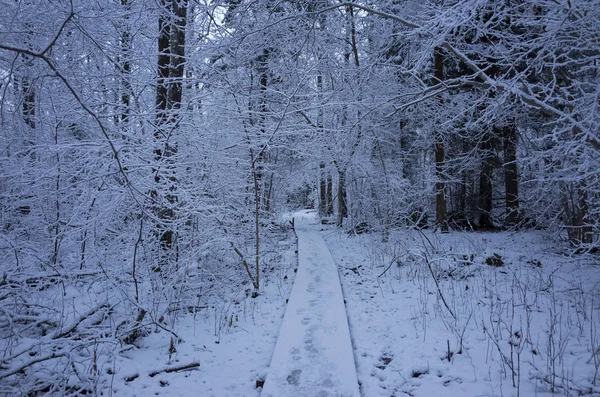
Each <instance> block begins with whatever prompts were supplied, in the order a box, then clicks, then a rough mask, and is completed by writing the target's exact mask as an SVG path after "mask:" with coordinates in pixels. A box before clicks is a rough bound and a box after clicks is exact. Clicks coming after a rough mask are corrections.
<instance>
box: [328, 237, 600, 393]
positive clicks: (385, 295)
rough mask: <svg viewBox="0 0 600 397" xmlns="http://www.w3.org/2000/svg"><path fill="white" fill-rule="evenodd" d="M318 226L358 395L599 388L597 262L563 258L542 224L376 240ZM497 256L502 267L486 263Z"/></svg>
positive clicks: (599, 285) (561, 249)
mask: <svg viewBox="0 0 600 397" xmlns="http://www.w3.org/2000/svg"><path fill="white" fill-rule="evenodd" d="M323 229H324V231H325V236H326V241H327V244H328V246H329V248H330V250H331V252H332V254H333V256H334V258H336V260H337V263H338V265H339V267H340V276H341V280H342V286H343V289H344V292H345V294H344V295H345V298H346V300H347V305H346V307H347V310H348V318H349V323H350V331H351V334H352V337H353V342H354V346H355V357H356V363H357V373H358V378H359V382H360V384H361V394H362V396H365V397H379V396H381V397H383V396H385V397H389V396H415V397H418V396H423V397H426V396H427V397H428V396H433V395H443V396H448V397H453V396H551V395H553V394H552V385H554V391H555V392H557V393H559V394H562V395H571V396H575V395H600V388H598V387H597V386H594V385H593V384H592V383H593V379H594V377H595V373H596V375H597V371H598V370H597V366H596V365H597V364H594V357H596V363H598V361H597V358H598V347H599V346H598V339H597V338H598V335H599V334H600V330H599V328H600V327H599V326H600V322H599V320H598V318H599V317H598V314H599V308H598V303H597V302H598V297H599V292H600V277H599V275H598V269H597V265H598V263H597V258H594V257H580V258H575V259H571V258H568V257H565V256H563V255H562V254H561V252H564V248H565V247H561V246H560V245H557V244H556V242H555V241H553V240H551V239H549V238H547V237H546V236H545V235H544V234H543V233H542V232H538V231H533V232H519V233H508V232H498V233H459V232H451V233H448V234H439V233H432V232H431V231H424V232H418V231H415V230H405V231H394V232H393V233H392V235H391V237H390V242H388V243H382V242H381V235H379V234H377V233H372V234H361V235H357V236H352V237H349V236H348V234H347V233H345V232H343V231H340V230H339V229H336V228H331V227H326V226H324V227H323ZM494 253H496V254H498V255H499V256H500V257H501V258H502V260H503V262H504V266H502V267H493V266H489V265H488V264H486V262H485V260H486V259H487V258H489V257H491V256H492V255H493V254H494ZM426 259H429V262H430V264H431V265H432V269H433V271H434V274H435V276H436V277H437V279H438V282H439V284H440V289H441V292H442V294H443V295H444V297H445V300H446V301H447V302H448V305H449V307H450V309H451V310H452V312H453V314H454V315H455V316H456V318H454V317H453V316H452V314H450V311H449V310H448V309H447V308H446V307H445V306H444V304H443V302H442V301H441V298H440V295H439V292H438V290H437V288H436V286H435V283H434V281H433V278H432V275H431V273H430V271H429V269H428V267H427V266H426V262H425V260H426ZM540 264H541V266H539V265H540ZM461 346H462V348H461ZM449 351H450V354H448V352H449ZM500 352H501V353H500ZM594 352H595V353H594ZM448 356H450V357H448ZM511 368H513V369H514V372H515V386H513V377H512V371H511ZM596 384H597V383H596ZM554 395H555V394H554Z"/></svg>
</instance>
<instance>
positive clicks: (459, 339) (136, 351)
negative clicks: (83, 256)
mask: <svg viewBox="0 0 600 397" xmlns="http://www.w3.org/2000/svg"><path fill="white" fill-rule="evenodd" d="M310 227H311V230H310V231H306V230H305V232H309V234H310V235H311V236H312V237H315V239H314V240H310V241H309V240H307V244H304V245H303V244H302V242H301V244H300V246H299V250H300V251H302V252H299V257H300V259H302V258H303V257H304V258H305V259H306V260H310V261H311V262H312V264H313V265H316V264H318V263H320V262H322V261H323V258H322V257H320V255H321V254H322V253H323V252H325V251H328V252H331V255H332V257H333V261H334V262H335V264H336V265H337V267H338V269H339V275H340V278H341V286H342V290H343V295H344V301H345V303H346V311H347V321H348V323H349V330H350V339H351V344H352V349H353V353H354V360H353V361H354V364H355V366H356V373H357V377H358V382H359V385H360V394H361V395H362V396H363V397H384V396H385V397H392V396H394V397H400V396H423V397H429V396H435V395H439V396H449V397H452V396H461V397H462V396H498V397H500V396H523V397H527V396H551V395H553V394H552V392H554V393H556V394H558V395H569V396H580V395H583V396H591V395H600V387H599V386H598V383H600V267H599V266H600V263H599V259H598V257H597V256H591V255H580V256H574V257H568V256H565V255H563V253H564V252H566V251H567V248H568V247H567V246H566V245H562V243H557V242H556V241H555V240H553V239H552V238H550V237H548V236H547V235H545V234H544V232H541V231H521V232H514V233H512V232H498V233H466V232H465V233H463V232H451V233H447V234H440V233H433V232H432V231H429V230H425V231H423V232H421V231H417V230H396V231H392V232H391V235H390V239H389V242H386V243H383V242H381V235H380V234H378V233H366V234H359V235H349V234H348V233H347V232H346V231H345V230H343V229H340V228H337V227H335V226H332V225H320V224H313V225H311V226H310ZM317 233H320V234H321V235H322V236H323V237H324V238H325V241H326V243H327V246H328V250H327V249H326V248H323V247H320V248H319V247H317V239H316V238H317V237H318V236H317ZM312 237H311V238H312ZM321 242H322V240H321ZM321 242H319V244H321ZM274 246H277V247H278V248H277V250H278V251H281V253H278V255H276V256H274V257H278V258H280V262H278V263H265V264H264V265H265V266H264V269H263V270H264V273H263V285H262V287H261V294H260V295H259V296H258V297H256V298H252V297H251V294H248V293H247V292H248V291H249V289H248V284H246V285H239V286H236V285H232V286H229V287H230V288H228V289H224V291H228V292H223V294H222V295H221V296H217V295H215V296H213V297H212V298H211V299H212V300H211V301H210V302H203V305H201V306H199V307H198V308H197V311H196V312H195V313H187V314H180V315H179V318H178V320H177V321H176V322H174V326H172V327H171V326H169V327H168V329H169V330H171V331H172V332H174V333H175V334H176V335H177V337H178V338H180V339H181V340H180V341H176V338H175V336H174V335H173V334H172V333H170V332H168V331H166V330H165V329H167V327H165V329H160V327H158V324H157V327H158V328H156V329H154V331H156V332H151V333H150V334H149V335H147V336H145V337H143V338H141V339H140V340H139V341H138V342H137V343H136V346H132V345H127V344H122V345H120V346H116V347H115V349H114V352H113V353H111V354H110V355H106V354H104V355H101V354H100V352H98V353H99V354H98V357H99V358H98V361H97V363H96V359H95V357H96V351H91V350H93V349H96V348H97V347H98V346H105V348H106V349H108V348H110V346H109V345H103V344H102V343H101V342H102V341H98V342H97V343H93V344H90V347H89V349H90V351H89V352H88V353H89V354H88V356H87V357H88V359H89V360H90V361H89V364H88V363H87V362H86V363H81V364H82V365H81V367H82V368H87V369H86V372H85V373H83V372H81V373H79V376H80V377H85V376H89V377H92V376H93V377H95V379H97V382H98V383H97V384H98V388H97V391H98V392H99V393H100V392H101V393H102V395H114V396H125V397H129V396H139V397H143V396H152V395H162V396H182V397H184V396H185V397H187V396H209V397H210V396H214V397H234V396H235V397H240V396H248V397H258V396H260V395H261V391H262V385H263V384H264V383H263V382H264V381H265V379H266V380H267V384H268V381H269V378H268V374H270V373H276V372H277V370H278V368H274V367H271V368H269V366H270V364H271V360H272V358H273V355H274V352H275V350H276V342H277V340H278V338H279V340H282V338H283V340H285V338H286V335H285V334H281V333H280V331H282V330H283V332H289V330H287V331H286V328H285V327H283V328H282V319H283V317H284V313H285V311H286V300H287V299H288V298H290V293H291V290H292V284H293V282H294V278H295V277H296V275H298V277H301V276H302V273H301V272H299V273H296V271H299V270H298V269H297V260H298V255H296V254H297V252H296V245H295V239H294V237H293V236H292V235H291V234H289V235H288V237H286V238H285V239H284V240H282V241H280V242H278V243H277V244H275V245H274ZM311 250H312V251H311ZM320 253H321V254H320ZM330 259H331V258H330ZM326 273H327V272H325V271H324V273H323V276H326V275H327V274H326ZM306 276H311V277H312V278H311V279H310V280H308V282H309V283H310V282H313V281H314V280H316V276H318V274H317V269H316V268H314V269H312V273H311V272H308V273H307V274H306ZM304 281H305V284H306V282H307V280H304ZM102 290H103V289H102V288H99V289H98V291H96V292H94V291H95V290H90V289H81V290H78V291H76V290H66V291H65V292H64V293H65V294H66V295H65V296H67V297H68V299H71V298H70V297H71V295H72V296H73V299H72V300H73V301H75V300H76V296H78V295H77V294H80V295H81V296H85V297H87V298H86V299H91V294H96V293H97V294H101V293H102ZM306 290H307V286H306V285H305V288H304V292H306ZM57 291H58V292H61V291H62V290H60V291H59V290H57ZM232 291H233V292H232ZM235 291H238V292H235ZM58 292H57V293H58ZM48 293H49V294H50V293H54V292H52V291H51V290H48ZM64 299H67V298H64ZM80 300H81V299H80ZM95 300H96V301H100V299H96V298H95ZM291 303H292V302H291V301H290V304H291ZM81 306H82V307H83V304H81ZM313 306H314V307H315V308H316V307H317V306H318V305H313ZM313 306H311V305H307V306H306V307H304V306H303V308H304V309H305V311H304V312H303V313H300V314H301V315H300V314H299V313H297V312H294V313H295V314H297V316H296V317H298V318H299V319H300V321H302V320H304V319H305V317H306V318H309V317H310V318H311V319H314V318H316V319H318V318H319V316H318V313H316V312H315V313H313V312H311V308H312V307H313ZM321 309H323V310H327V309H328V308H321ZM321 309H319V310H321ZM329 309H331V308H329ZM194 310H196V309H194ZM336 310H339V311H341V310H343V309H340V308H338V309H336ZM88 311H89V310H85V311H84V310H81V311H80V312H81V313H84V312H88ZM315 316H316V317H315ZM96 317H97V316H90V318H89V319H87V320H86V324H87V325H86V326H89V327H92V326H93V322H94V321H95V320H96ZM324 317H325V316H323V318H324ZM329 317H331V318H329V319H328V320H331V319H333V317H334V316H329ZM335 317H336V318H339V320H336V321H340V322H343V321H344V320H345V317H344V316H335ZM82 318H83V317H82ZM73 321H74V324H77V321H79V320H77V318H76V317H75V318H73ZM307 321H308V320H307ZM158 323H159V324H160V321H159V322H158ZM307 324H308V323H307ZM309 325H310V326H315V325H318V322H317V323H313V324H309ZM307 327H308V328H310V327H309V326H308V325H307ZM62 329H63V330H64V329H69V327H68V326H64V327H63V328H62ZM296 331H298V332H296V333H297V334H302V332H300V331H302V330H296ZM325 331H326V330H324V329H316V328H314V327H313V328H311V329H310V332H312V335H313V336H315V335H322V334H323V333H324V332H325ZM61 335H62V334H60V333H59V334H48V335H47V336H45V337H44V338H45V339H44V338H42V339H40V340H38V341H35V340H32V339H31V338H27V337H26V336H25V335H21V337H20V339H17V338H13V339H11V340H19V341H21V342H22V344H21V345H19V346H4V347H3V349H4V350H3V351H6V352H8V351H12V352H18V351H21V350H22V349H26V348H27V346H26V343H29V344H30V345H31V346H32V348H31V350H32V351H31V352H30V353H31V354H23V355H21V356H19V360H25V359H29V360H36V357H41V358H42V359H46V358H47V356H45V355H44V354H46V353H44V352H45V351H46V350H45V347H44V346H43V342H44V340H46V339H47V340H51V339H52V340H53V341H54V343H55V344H56V343H59V342H61V341H62V337H61ZM323 335H324V334H323ZM319 340H320V341H321V342H322V341H325V339H324V338H321V339H319ZM8 341H9V340H8V339H7V340H6V341H4V342H3V343H4V344H6V343H8ZM172 341H174V342H172ZM313 342H314V340H313ZM61 343H62V342H61ZM344 343H347V342H344ZM57 346H62V345H57ZM65 346H68V345H65ZM338 346H339V345H338ZM309 347H311V348H312V349H319V350H323V349H328V348H330V347H332V346H325V345H323V346H318V347H317V346H316V345H315V344H313V346H309ZM284 350H285V349H284ZM288 350H289V349H288ZM57 351H58V352H59V353H61V352H62V350H60V349H59V350H57ZM307 351H308V350H307ZM329 351H331V350H329ZM36 352H37V353H36ZM287 352H288V353H289V351H287ZM15 354H16V353H15ZM61 354H62V353H61ZM107 357H108V358H107ZM314 357H316V355H315V356H314ZM13 361H14V362H12V363H11V367H5V368H1V371H0V375H2V376H6V377H5V378H3V379H4V380H2V381H1V382H0V395H2V393H3V392H4V391H7V390H10V391H12V392H8V393H7V394H6V395H10V396H12V395H25V393H26V392H27V387H28V386H27V385H26V384H23V385H22V387H21V389H19V385H17V386H15V383H14V382H13V383H11V384H9V383H8V380H10V381H11V382H12V381H13V380H14V379H17V378H15V376H19V373H20V372H19V365H21V364H20V361H18V360H13ZM350 361H352V360H351V359H350V360H348V359H346V364H349V362H350ZM54 362H55V361H52V360H47V361H40V364H39V365H42V364H46V365H52V363H54ZM56 362H57V363H58V362H60V361H56ZM273 363H274V365H279V364H276V363H277V361H276V360H275V361H273ZM84 364H85V365H84ZM302 364H303V365H305V366H311V365H315V363H314V362H311V361H310V357H308V358H307V359H306V360H305V361H302ZM33 368H47V367H41V366H39V367H37V366H31V367H30V369H29V370H31V369H33ZM54 369H56V368H54ZM294 369H295V370H302V371H303V372H302V373H303V374H308V373H310V371H309V368H300V367H298V368H293V370H294ZM313 369H314V368H313ZM44 370H45V369H44ZM305 370H306V371H305ZM11 371H16V372H14V374H13V375H9V373H12V372H11ZM21 373H24V372H21ZM38 375H39V376H40V377H43V376H44V375H43V373H38ZM288 375H289V374H288ZM285 379H286V380H287V375H286V378H285ZM290 379H291V380H292V381H294V380H295V378H294V377H293V376H292V378H290ZM3 382H7V383H4V384H3ZM76 382H77V379H73V383H74V384H75V383H76ZM315 386H317V385H315ZM19 390H21V392H22V393H21V394H18V392H19ZM319 390H321V389H317V388H316V387H315V389H314V390H312V391H314V392H315V393H317V392H318V391H319ZM331 390H333V389H331ZM267 391H268V390H267ZM267 391H265V393H266V392H267ZM11 393H12V394H11ZM15 393H17V394H15ZM306 393H308V394H306V396H307V397H312V396H313V394H311V391H309V392H306ZM263 394H264V393H263ZM332 394H333V395H335V392H333V391H332ZM556 394H555V395H556ZM271 395H273V396H274V397H287V396H283V395H281V396H276V395H275V394H273V392H271ZM314 395H317V394H314Z"/></svg>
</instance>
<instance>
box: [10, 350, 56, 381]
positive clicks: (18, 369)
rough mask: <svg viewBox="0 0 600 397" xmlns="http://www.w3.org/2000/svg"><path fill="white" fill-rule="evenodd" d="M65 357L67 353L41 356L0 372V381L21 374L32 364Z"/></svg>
mask: <svg viewBox="0 0 600 397" xmlns="http://www.w3.org/2000/svg"><path fill="white" fill-rule="evenodd" d="M66 355H67V353H52V354H49V355H46V356H42V357H38V358H36V359H33V360H31V361H27V362H26V363H23V364H21V365H18V366H16V367H13V368H12V369H9V370H7V371H4V372H1V373H0V379H4V378H8V377H9V376H11V375H14V374H17V373H19V372H22V371H23V370H24V369H25V368H27V367H30V366H32V365H34V364H37V363H41V362H42V361H47V360H52V359H55V358H59V357H65V356H66Z"/></svg>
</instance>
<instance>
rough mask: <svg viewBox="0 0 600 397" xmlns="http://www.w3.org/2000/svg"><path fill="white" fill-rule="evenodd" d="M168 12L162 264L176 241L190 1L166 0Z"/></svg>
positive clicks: (161, 137) (159, 116) (162, 40)
mask: <svg viewBox="0 0 600 397" xmlns="http://www.w3.org/2000/svg"><path fill="white" fill-rule="evenodd" d="M161 4H162V5H163V7H164V14H163V15H161V16H160V17H159V20H158V28H159V38H158V77H157V87H156V121H157V122H156V124H157V129H156V131H155V133H154V137H155V139H156V141H157V144H158V148H157V149H156V151H155V153H156V159H157V161H158V163H159V164H160V166H159V168H158V170H157V171H156V173H155V177H154V179H155V182H156V184H157V190H156V191H155V192H154V194H153V196H154V198H155V199H156V201H157V203H156V204H157V207H158V208H157V215H158V218H159V219H160V224H159V225H158V230H157V232H158V235H159V241H160V244H159V245H160V249H161V255H160V258H161V259H160V261H159V262H160V263H159V268H158V269H157V270H160V266H162V265H163V264H166V262H170V261H171V259H172V258H173V254H175V257H176V253H174V252H173V247H174V245H175V242H176V232H175V230H174V228H175V225H174V223H175V220H176V214H175V207H176V205H177V201H178V197H177V193H176V192H177V179H176V176H175V168H174V166H173V164H172V162H173V159H172V157H173V156H175V155H176V154H177V150H178V149H177V145H176V143H174V139H173V133H174V131H175V130H176V129H177V125H178V123H179V120H178V119H179V117H180V115H179V114H178V111H179V110H180V109H181V102H182V99H183V98H182V97H183V75H184V65H185V64H184V62H185V27H186V20H187V1H186V0H184V1H177V0H162V1H161Z"/></svg>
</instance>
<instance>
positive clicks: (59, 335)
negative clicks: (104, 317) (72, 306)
mask: <svg viewBox="0 0 600 397" xmlns="http://www.w3.org/2000/svg"><path fill="white" fill-rule="evenodd" d="M105 307H108V303H106V302H105V303H102V304H100V305H98V306H96V307H95V308H93V309H91V310H90V311H88V312H87V313H84V314H82V315H81V316H79V318H78V319H77V320H75V321H74V322H73V323H71V325H69V326H68V327H66V328H64V329H62V330H61V331H58V330H57V331H56V332H55V333H54V335H52V339H59V338H62V337H65V336H67V335H69V334H70V333H71V332H73V331H75V329H77V326H78V325H79V324H81V323H82V322H83V321H84V320H86V319H87V318H89V317H91V316H93V315H94V314H95V313H96V312H98V311H99V310H100V309H103V308H105Z"/></svg>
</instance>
